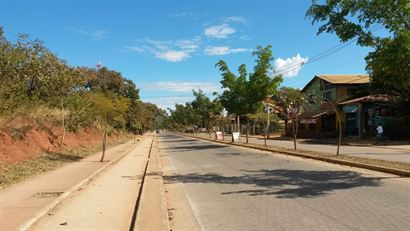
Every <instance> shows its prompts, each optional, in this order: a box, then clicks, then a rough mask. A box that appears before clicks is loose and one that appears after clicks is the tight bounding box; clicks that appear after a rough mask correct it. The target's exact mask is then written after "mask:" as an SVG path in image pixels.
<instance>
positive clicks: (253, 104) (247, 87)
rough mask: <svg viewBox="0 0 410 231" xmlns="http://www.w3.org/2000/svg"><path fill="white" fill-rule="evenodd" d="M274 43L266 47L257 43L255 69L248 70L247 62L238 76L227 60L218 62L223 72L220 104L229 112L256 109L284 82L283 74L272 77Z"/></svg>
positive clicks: (243, 113)
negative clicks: (232, 70) (270, 74)
mask: <svg viewBox="0 0 410 231" xmlns="http://www.w3.org/2000/svg"><path fill="white" fill-rule="evenodd" d="M271 48H272V47H271V46H270V45H268V46H266V47H265V48H264V47H261V46H258V47H257V49H256V51H254V52H253V55H254V56H256V57H257V58H256V60H255V62H256V65H255V67H254V69H253V73H249V74H248V73H247V70H246V66H245V64H242V65H240V66H239V68H238V72H239V76H235V74H233V73H232V72H231V71H230V70H229V68H228V65H227V64H226V62H225V61H223V60H220V61H219V62H218V63H217V64H216V66H217V67H218V68H219V70H220V71H221V72H222V80H221V84H222V88H223V89H224V91H223V92H222V94H221V96H220V99H221V104H222V106H223V107H224V108H226V110H227V111H228V113H230V114H235V115H238V116H241V115H246V114H252V113H255V112H256V111H257V110H258V108H260V106H261V103H262V101H263V100H264V99H266V98H267V97H268V96H269V95H271V94H273V93H274V92H276V89H277V88H278V86H279V84H280V83H281V82H282V76H280V75H279V76H275V77H273V78H271V77H270V76H269V71H270V70H271V69H272V66H271V64H270V62H271V61H272V60H273V56H272V50H271Z"/></svg>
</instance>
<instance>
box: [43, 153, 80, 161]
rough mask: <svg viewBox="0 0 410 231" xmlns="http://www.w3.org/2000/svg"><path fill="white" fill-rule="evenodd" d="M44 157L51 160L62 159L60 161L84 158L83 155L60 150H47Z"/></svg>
mask: <svg viewBox="0 0 410 231" xmlns="http://www.w3.org/2000/svg"><path fill="white" fill-rule="evenodd" d="M42 158H44V159H47V160H51V161H60V162H75V161H78V160H81V159H83V157H82V156H75V155H68V154H63V153H59V152H51V151H47V152H46V153H45V154H44V155H43V156H42Z"/></svg>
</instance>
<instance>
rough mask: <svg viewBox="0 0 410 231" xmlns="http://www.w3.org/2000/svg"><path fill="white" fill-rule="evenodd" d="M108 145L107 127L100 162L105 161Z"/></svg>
mask: <svg viewBox="0 0 410 231" xmlns="http://www.w3.org/2000/svg"><path fill="white" fill-rule="evenodd" d="M106 145H107V127H105V129H104V137H103V145H102V148H103V151H102V155H101V159H100V162H103V161H104V156H105V148H106Z"/></svg>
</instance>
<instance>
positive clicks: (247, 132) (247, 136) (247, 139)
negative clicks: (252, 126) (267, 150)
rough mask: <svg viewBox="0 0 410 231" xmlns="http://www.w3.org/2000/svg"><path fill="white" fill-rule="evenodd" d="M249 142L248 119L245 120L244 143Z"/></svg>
mask: <svg viewBox="0 0 410 231" xmlns="http://www.w3.org/2000/svg"><path fill="white" fill-rule="evenodd" d="M248 141H249V118H246V143H248Z"/></svg>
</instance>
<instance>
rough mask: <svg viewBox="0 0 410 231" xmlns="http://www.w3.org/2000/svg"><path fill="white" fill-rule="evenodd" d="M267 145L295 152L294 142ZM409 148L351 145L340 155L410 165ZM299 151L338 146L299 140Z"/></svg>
mask: <svg viewBox="0 0 410 231" xmlns="http://www.w3.org/2000/svg"><path fill="white" fill-rule="evenodd" d="M201 136H203V137H205V138H209V135H207V134H201ZM212 138H215V136H214V134H212ZM231 139H232V137H231V136H225V140H227V141H230V140H231ZM245 141H246V138H245V137H242V136H241V137H240V140H239V142H240V143H245ZM249 143H251V144H252V143H253V144H264V140H263V138H256V137H249ZM267 145H270V146H277V147H282V148H287V149H290V150H293V140H275V139H269V140H267ZM407 146H408V147H409V148H408V149H406V147H407ZM407 146H404V148H400V149H389V148H385V147H383V148H380V147H373V146H372V147H366V146H349V145H343V144H342V145H341V147H340V154H344V155H348V156H357V157H363V158H369V159H379V160H387V161H393V162H403V163H410V145H407ZM297 149H299V150H307V151H316V152H325V153H331V154H336V149H337V145H336V144H311V143H305V142H303V141H301V140H298V141H297Z"/></svg>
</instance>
